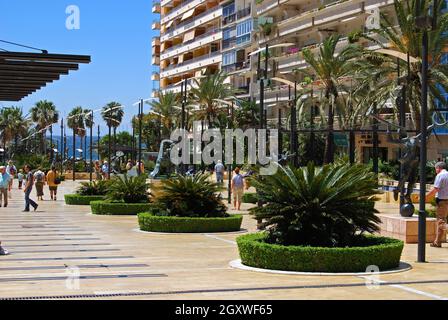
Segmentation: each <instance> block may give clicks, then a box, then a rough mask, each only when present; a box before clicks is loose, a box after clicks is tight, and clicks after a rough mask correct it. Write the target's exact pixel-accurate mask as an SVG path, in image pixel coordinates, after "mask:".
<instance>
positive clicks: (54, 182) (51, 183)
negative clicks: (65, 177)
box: [47, 166, 61, 201]
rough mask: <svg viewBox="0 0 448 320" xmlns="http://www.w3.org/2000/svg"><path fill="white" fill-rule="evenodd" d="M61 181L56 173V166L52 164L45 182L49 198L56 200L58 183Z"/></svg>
mask: <svg viewBox="0 0 448 320" xmlns="http://www.w3.org/2000/svg"><path fill="white" fill-rule="evenodd" d="M60 183H61V180H60V178H59V175H58V170H57V169H56V166H52V167H51V170H50V171H48V173H47V184H48V189H49V190H50V197H51V200H54V201H57V195H58V185H59V184H60Z"/></svg>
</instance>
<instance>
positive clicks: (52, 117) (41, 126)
mask: <svg viewBox="0 0 448 320" xmlns="http://www.w3.org/2000/svg"><path fill="white" fill-rule="evenodd" d="M30 113H31V121H33V122H34V123H35V124H36V128H37V129H38V130H42V132H41V148H42V149H41V151H42V154H45V153H46V145H45V135H46V132H47V128H48V127H49V126H50V125H52V124H54V123H57V122H58V120H59V112H58V111H57V110H56V106H55V105H54V103H53V102H50V101H47V100H42V101H39V102H37V103H36V104H35V106H34V107H32V108H31V111H30Z"/></svg>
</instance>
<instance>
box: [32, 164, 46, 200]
mask: <svg viewBox="0 0 448 320" xmlns="http://www.w3.org/2000/svg"><path fill="white" fill-rule="evenodd" d="M34 181H35V183H34V185H35V186H36V194H37V201H39V200H41V201H43V200H44V185H45V173H43V172H42V170H41V168H39V169H37V171H36V172H35V173H34Z"/></svg>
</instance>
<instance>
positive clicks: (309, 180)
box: [250, 162, 381, 247]
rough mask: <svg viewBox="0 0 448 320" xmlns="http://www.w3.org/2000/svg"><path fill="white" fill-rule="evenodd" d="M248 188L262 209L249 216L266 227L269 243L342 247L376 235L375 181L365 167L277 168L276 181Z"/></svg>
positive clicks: (267, 178) (266, 180)
mask: <svg viewBox="0 0 448 320" xmlns="http://www.w3.org/2000/svg"><path fill="white" fill-rule="evenodd" d="M252 185H253V186H254V187H255V188H256V189H257V192H258V197H259V198H260V200H261V201H262V202H263V203H265V205H264V206H262V207H255V208H252V209H250V212H251V214H254V215H255V218H256V219H257V220H262V219H265V220H266V222H265V223H264V227H267V226H270V228H269V242H270V243H277V244H282V245H310V246H316V247H318V246H321V247H345V246H352V245H353V244H354V243H355V242H356V241H358V238H359V237H360V236H361V234H362V233H363V232H368V233H374V232H376V231H378V229H379V227H378V224H379V223H380V222H381V220H380V219H379V218H378V216H376V215H375V214H376V213H377V212H378V211H377V210H376V209H375V207H374V206H375V195H377V194H379V193H380V191H379V190H378V179H377V177H376V175H375V174H373V173H372V172H371V171H369V169H368V168H367V167H366V166H363V165H351V164H348V163H343V162H337V163H334V164H331V165H326V166H323V167H321V168H319V167H315V166H314V164H313V163H310V164H308V166H307V167H303V168H292V167H282V166H280V168H279V169H278V171H277V173H276V174H274V175H270V176H264V177H263V176H258V177H257V178H256V179H253V180H252Z"/></svg>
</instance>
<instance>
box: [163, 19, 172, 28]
mask: <svg viewBox="0 0 448 320" xmlns="http://www.w3.org/2000/svg"><path fill="white" fill-rule="evenodd" d="M173 22H174V20H170V21H168V23H167V24H166V26H165V28H167V29H168V28H169V27H171V26H172V24H173Z"/></svg>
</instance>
